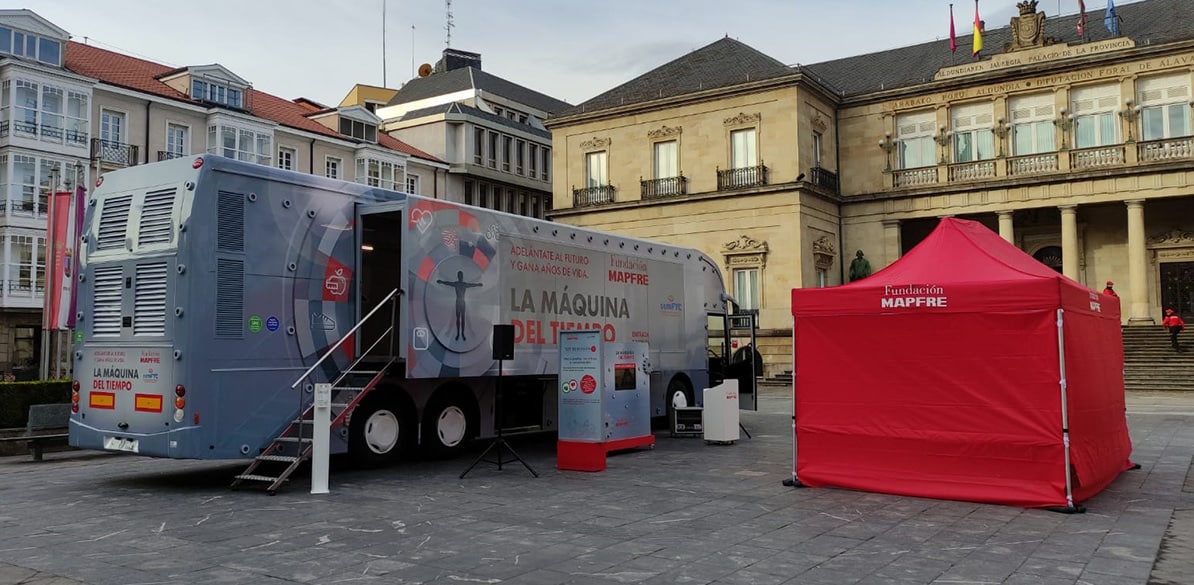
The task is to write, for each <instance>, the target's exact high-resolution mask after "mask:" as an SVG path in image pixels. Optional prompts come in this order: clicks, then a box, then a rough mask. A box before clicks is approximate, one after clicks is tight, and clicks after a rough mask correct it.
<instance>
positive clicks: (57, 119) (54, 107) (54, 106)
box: [41, 85, 66, 141]
mask: <svg viewBox="0 0 1194 585" xmlns="http://www.w3.org/2000/svg"><path fill="white" fill-rule="evenodd" d="M64 94H65V92H64V91H62V88H58V87H50V86H48V85H43V86H42V87H41V137H42V138H48V139H50V140H54V141H60V140H62V124H63V117H62V114H63V112H64V110H65V109H66V104H65V103H64V102H65V101H66V100H65V99H64V98H65V95H64Z"/></svg>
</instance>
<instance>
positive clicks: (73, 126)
mask: <svg viewBox="0 0 1194 585" xmlns="http://www.w3.org/2000/svg"><path fill="white" fill-rule="evenodd" d="M89 101H90V99H89V98H88V96H87V94H85V93H79V92H75V91H71V92H67V94H66V119H65V121H64V123H63V128H64V130H65V135H66V143H67V144H70V145H73V146H86V144H87V139H88V138H89V137H90V133H91V108H90V107H88V105H87V102H89Z"/></svg>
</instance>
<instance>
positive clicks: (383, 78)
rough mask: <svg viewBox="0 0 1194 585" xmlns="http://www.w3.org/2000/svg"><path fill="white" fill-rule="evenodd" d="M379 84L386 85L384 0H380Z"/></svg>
mask: <svg viewBox="0 0 1194 585" xmlns="http://www.w3.org/2000/svg"><path fill="white" fill-rule="evenodd" d="M381 86H382V87H386V0H381Z"/></svg>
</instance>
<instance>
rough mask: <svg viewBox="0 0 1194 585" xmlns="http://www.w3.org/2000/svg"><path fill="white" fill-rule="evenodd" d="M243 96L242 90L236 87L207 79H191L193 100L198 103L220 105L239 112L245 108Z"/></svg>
mask: <svg viewBox="0 0 1194 585" xmlns="http://www.w3.org/2000/svg"><path fill="white" fill-rule="evenodd" d="M243 95H244V93H243V92H242V91H241V90H239V89H236V88H234V87H229V86H227V85H224V84H221V83H216V82H213V81H210V80H206V79H198V78H192V79H191V99H193V100H196V101H200V102H207V103H211V104H220V105H223V106H228V107H230V108H236V109H238V110H239V109H241V108H243V107H244V106H243V104H244V100H243V99H242V96H243Z"/></svg>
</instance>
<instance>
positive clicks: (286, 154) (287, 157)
mask: <svg viewBox="0 0 1194 585" xmlns="http://www.w3.org/2000/svg"><path fill="white" fill-rule="evenodd" d="M295 156H296V153H295V151H294V149H293V148H289V147H286V146H279V147H278V168H279V169H285V170H287V171H293V170H294V159H295Z"/></svg>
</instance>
